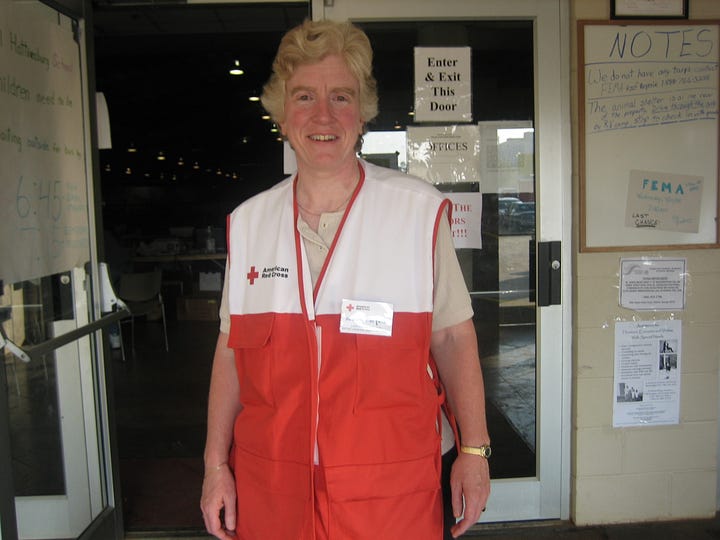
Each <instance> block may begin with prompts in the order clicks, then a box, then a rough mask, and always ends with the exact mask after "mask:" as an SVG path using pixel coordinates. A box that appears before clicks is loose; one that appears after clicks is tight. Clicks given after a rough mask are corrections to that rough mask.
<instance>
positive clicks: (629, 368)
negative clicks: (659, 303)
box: [613, 320, 682, 427]
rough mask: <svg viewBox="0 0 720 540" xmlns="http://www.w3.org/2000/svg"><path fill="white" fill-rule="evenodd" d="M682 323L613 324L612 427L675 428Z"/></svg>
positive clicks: (678, 394) (678, 405)
mask: <svg viewBox="0 0 720 540" xmlns="http://www.w3.org/2000/svg"><path fill="white" fill-rule="evenodd" d="M681 358H682V321H679V320H664V321H640V322H618V323H616V324H615V381H614V393H615V396H614V402H613V427H632V426H655V425H667V424H677V423H678V422H679V419H680V366H681Z"/></svg>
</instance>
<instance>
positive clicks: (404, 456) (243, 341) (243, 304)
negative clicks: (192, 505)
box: [227, 162, 447, 540]
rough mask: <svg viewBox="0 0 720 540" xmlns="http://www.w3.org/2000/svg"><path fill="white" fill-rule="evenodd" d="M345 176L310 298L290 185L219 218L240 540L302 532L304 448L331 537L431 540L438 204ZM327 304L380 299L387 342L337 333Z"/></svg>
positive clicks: (407, 189)
mask: <svg viewBox="0 0 720 540" xmlns="http://www.w3.org/2000/svg"><path fill="white" fill-rule="evenodd" d="M361 171H364V174H361V180H360V183H359V186H358V188H357V190H356V192H355V194H354V196H353V198H352V199H351V202H350V204H349V206H348V210H347V211H346V213H345V217H344V218H343V221H342V222H341V224H340V227H339V229H338V233H337V235H336V238H335V242H334V244H333V246H332V247H331V249H330V252H329V254H328V257H327V259H326V262H325V266H324V268H323V271H322V272H321V274H320V277H319V278H318V283H317V284H316V286H315V290H314V291H313V288H312V286H311V278H310V271H309V268H308V265H307V261H306V257H305V253H304V246H303V242H302V240H301V238H300V235H299V233H298V231H297V227H296V222H297V206H296V205H295V202H294V181H293V180H292V179H290V178H289V179H286V180H285V181H283V182H281V183H280V184H278V185H277V186H275V187H274V188H272V189H270V190H268V191H266V192H264V193H262V194H260V195H258V196H256V197H254V198H252V199H250V200H248V201H246V202H245V203H243V204H242V205H240V206H239V207H238V208H237V209H236V210H235V211H234V212H233V213H232V214H231V215H230V217H229V219H228V235H229V242H228V245H229V246H230V249H229V265H228V270H227V271H228V272H230V277H229V295H228V302H229V311H230V319H231V326H230V338H229V342H228V344H229V346H230V347H231V348H233V349H234V350H235V363H236V368H237V374H238V378H239V382H240V401H241V402H242V405H243V410H242V412H241V413H240V414H239V415H238V417H237V419H236V422H235V429H234V444H233V450H232V452H231V462H232V464H233V467H234V471H235V478H236V484H237V490H238V529H237V533H238V537H239V539H241V540H272V539H282V540H311V539H314V538H315V533H314V530H315V517H314V515H315V511H314V496H313V485H314V484H313V482H314V480H313V475H314V463H315V460H316V459H317V458H316V450H317V451H318V452H319V464H318V466H320V467H323V469H324V474H325V478H326V485H327V493H328V497H329V500H330V510H329V512H330V523H329V538H330V539H331V540H334V539H337V540H349V539H352V540H363V539H373V540H381V539H384V538H388V539H391V538H392V539H395V538H418V539H428V540H430V539H433V540H436V539H437V540H439V539H440V538H442V509H441V493H440V442H441V441H440V434H439V432H438V418H439V408H440V405H441V403H440V401H441V398H440V397H439V393H438V389H437V388H436V386H435V384H434V382H433V380H432V379H431V378H430V376H429V375H428V371H427V365H428V362H429V360H430V358H429V356H430V353H429V349H430V336H431V328H432V311H433V256H434V245H435V238H436V234H437V226H438V220H439V219H441V217H442V216H443V215H444V211H443V210H444V208H445V206H446V204H447V203H446V202H445V201H444V199H443V197H442V196H441V195H440V193H439V192H437V191H436V190H435V189H434V188H433V187H432V186H430V185H429V184H426V183H425V182H422V181H420V180H417V179H413V178H410V177H407V176H404V175H399V174H398V173H396V172H394V171H391V170H388V169H383V168H380V167H376V166H374V165H371V164H368V163H365V162H362V167H361ZM343 299H348V300H354V301H358V300H361V301H378V302H388V303H390V304H392V306H393V329H392V336H391V337H384V336H374V335H364V334H351V333H342V332H340V310H341V303H342V300H343Z"/></svg>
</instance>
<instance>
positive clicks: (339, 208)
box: [295, 189, 355, 217]
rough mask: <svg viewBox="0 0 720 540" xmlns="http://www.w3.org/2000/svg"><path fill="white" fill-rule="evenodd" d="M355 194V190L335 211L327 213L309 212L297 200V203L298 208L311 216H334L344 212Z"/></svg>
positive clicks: (327, 211)
mask: <svg viewBox="0 0 720 540" xmlns="http://www.w3.org/2000/svg"><path fill="white" fill-rule="evenodd" d="M353 193H355V190H354V189H353V190H352V191H351V192H350V195H349V196H348V198H347V199H345V200H344V201H343V202H342V203H340V206H338V207H337V208H336V209H335V210H326V211H324V212H311V211H310V210H308V209H307V208H305V207H304V206H303V205H302V204H300V201H298V200H296V201H295V202H297V205H298V207H299V208H300V210H302V211H303V212H305V213H306V214H310V215H311V216H315V217H319V216H322V215H323V214H334V213H335V212H339V211H340V210H342V208H343V207H344V206H345V205H346V204H347V203H348V201H350V199H351V198H352V196H353Z"/></svg>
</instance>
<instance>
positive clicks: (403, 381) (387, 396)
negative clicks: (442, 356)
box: [355, 335, 429, 410]
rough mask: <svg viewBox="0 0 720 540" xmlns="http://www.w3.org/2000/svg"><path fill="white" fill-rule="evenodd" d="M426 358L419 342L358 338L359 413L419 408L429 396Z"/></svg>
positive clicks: (356, 400) (361, 336)
mask: <svg viewBox="0 0 720 540" xmlns="http://www.w3.org/2000/svg"><path fill="white" fill-rule="evenodd" d="M426 356H427V353H425V354H423V351H422V349H421V348H420V347H418V344H417V341H416V339H403V338H398V337H393V338H386V337H380V336H366V335H358V336H357V379H358V381H357V382H358V384H357V393H356V398H355V408H356V410H367V409H382V408H387V407H398V406H400V407H403V406H409V407H414V406H417V405H418V403H419V402H420V400H422V399H423V397H424V396H426V395H427V394H426V392H427V389H426V388H425V387H427V382H428V380H429V378H428V377H427V376H425V377H423V376H422V375H423V366H424V364H426V363H427V358H426ZM423 383H425V384H423Z"/></svg>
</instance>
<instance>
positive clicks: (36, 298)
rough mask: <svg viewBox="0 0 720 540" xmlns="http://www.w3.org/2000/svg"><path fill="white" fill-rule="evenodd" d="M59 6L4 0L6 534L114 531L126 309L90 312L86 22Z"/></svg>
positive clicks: (1, 308) (0, 380)
mask: <svg viewBox="0 0 720 540" xmlns="http://www.w3.org/2000/svg"><path fill="white" fill-rule="evenodd" d="M74 4H75V3H74ZM53 5H54V6H60V7H59V8H58V9H64V8H62V5H63V2H62V1H60V2H55V3H54V4H53ZM68 13H71V14H72V15H73V16H70V15H68V14H66V13H65V12H62V11H58V10H57V9H55V8H51V7H49V6H48V5H46V4H45V3H43V2H41V1H36V0H22V1H15V0H12V1H9V2H2V3H0V65H2V66H3V73H2V74H0V118H2V119H3V122H4V123H3V128H2V134H0V162H1V163H2V164H3V166H2V168H1V169H0V208H1V209H2V215H3V226H2V228H0V246H2V255H0V350H1V351H2V359H3V366H2V369H0V404H1V405H0V426H2V429H3V432H2V433H0V438H2V439H3V443H2V444H1V445H0V469H2V470H3V471H4V472H3V477H4V479H3V489H2V490H1V491H0V499H1V500H0V503H1V504H0V514H1V515H0V525H1V526H2V529H1V530H2V533H1V534H0V536H1V537H2V538H3V540H13V539H15V538H20V539H34V538H42V539H52V538H84V539H92V538H104V539H109V538H114V537H119V535H121V534H122V527H121V523H120V526H118V523H119V514H116V513H115V500H114V491H113V490H114V484H113V481H112V465H111V453H110V448H111V444H110V443H111V441H110V430H109V421H108V402H107V395H106V392H105V388H106V385H105V378H104V376H105V369H104V364H103V339H102V330H103V329H104V328H105V327H106V325H108V324H111V323H113V322H114V321H116V320H118V319H119V318H120V317H121V316H122V313H116V314H110V315H107V316H106V317H101V313H100V288H99V286H98V282H99V279H98V264H97V256H96V250H95V245H96V243H95V233H94V211H93V208H94V202H93V182H92V173H91V171H92V169H93V167H92V158H91V156H92V153H93V152H92V145H91V142H90V141H91V135H90V133H91V129H90V127H89V126H90V118H91V114H90V113H89V108H90V107H89V105H90V103H92V101H91V100H89V98H88V95H89V92H88V77H87V69H86V65H87V62H86V56H85V46H84V41H83V40H84V39H85V27H84V19H82V18H80V15H81V14H77V13H73V12H71V11H68ZM117 531H120V532H119V533H118V532H117Z"/></svg>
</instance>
